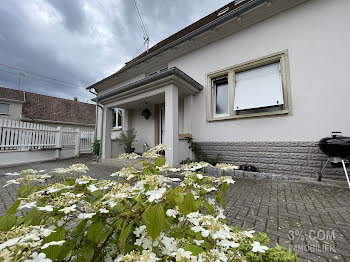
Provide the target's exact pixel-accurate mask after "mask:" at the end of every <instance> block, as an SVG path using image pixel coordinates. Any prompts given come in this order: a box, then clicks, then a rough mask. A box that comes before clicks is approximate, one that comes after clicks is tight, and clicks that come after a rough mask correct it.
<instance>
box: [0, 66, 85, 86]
mask: <svg viewBox="0 0 350 262" xmlns="http://www.w3.org/2000/svg"><path fill="white" fill-rule="evenodd" d="M0 65H1V66H4V67H7V68H10V69H14V70H18V71H21V72H25V73H27V74H31V75H36V76H40V77H44V78H48V79H51V80H54V81H58V82H62V83H66V84H70V85H74V86H80V87H84V86H83V85H78V84H74V83H70V82H67V81H63V80H59V79H56V78H53V77H50V76H45V75H42V74H37V73H33V72H29V71H26V70H22V69H20V68H17V67H13V66H9V65H5V64H1V63H0Z"/></svg>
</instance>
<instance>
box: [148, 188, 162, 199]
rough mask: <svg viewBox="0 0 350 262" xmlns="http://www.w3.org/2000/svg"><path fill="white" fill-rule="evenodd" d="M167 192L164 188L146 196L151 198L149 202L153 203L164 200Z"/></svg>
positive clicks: (152, 191) (149, 192)
mask: <svg viewBox="0 0 350 262" xmlns="http://www.w3.org/2000/svg"><path fill="white" fill-rule="evenodd" d="M165 191H166V188H165V187H162V188H160V189H158V190H151V191H147V192H146V195H147V196H149V198H148V202H153V201H154V200H158V199H160V198H162V197H163V195H164V193H165Z"/></svg>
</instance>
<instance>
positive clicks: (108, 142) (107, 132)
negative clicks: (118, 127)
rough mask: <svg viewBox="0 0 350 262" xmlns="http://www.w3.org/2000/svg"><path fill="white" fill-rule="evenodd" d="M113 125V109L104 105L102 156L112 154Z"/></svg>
mask: <svg viewBox="0 0 350 262" xmlns="http://www.w3.org/2000/svg"><path fill="white" fill-rule="evenodd" d="M112 125H113V109H112V108H108V107H104V112H103V135H102V158H103V159H105V158H110V157H111V155H112V138H111V135H112Z"/></svg>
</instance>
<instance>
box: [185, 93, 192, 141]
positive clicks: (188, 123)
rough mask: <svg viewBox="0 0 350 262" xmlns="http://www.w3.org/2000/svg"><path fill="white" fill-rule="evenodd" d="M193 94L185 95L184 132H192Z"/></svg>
mask: <svg viewBox="0 0 350 262" xmlns="http://www.w3.org/2000/svg"><path fill="white" fill-rule="evenodd" d="M192 101H193V95H187V96H185V97H184V134H192V103H193V102H192Z"/></svg>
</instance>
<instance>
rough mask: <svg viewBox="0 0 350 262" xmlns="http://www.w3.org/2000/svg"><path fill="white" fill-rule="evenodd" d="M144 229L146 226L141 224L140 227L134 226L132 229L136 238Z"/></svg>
mask: <svg viewBox="0 0 350 262" xmlns="http://www.w3.org/2000/svg"><path fill="white" fill-rule="evenodd" d="M145 229H146V226H145V225H142V226H140V227H137V228H135V230H134V232H133V233H134V234H135V236H136V237H137V238H139V237H140V236H141V234H142V233H143V232H145Z"/></svg>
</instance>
